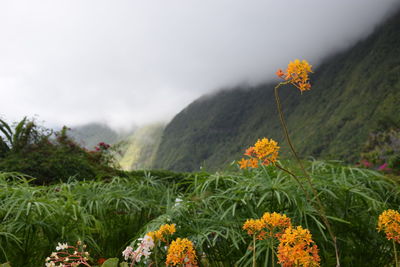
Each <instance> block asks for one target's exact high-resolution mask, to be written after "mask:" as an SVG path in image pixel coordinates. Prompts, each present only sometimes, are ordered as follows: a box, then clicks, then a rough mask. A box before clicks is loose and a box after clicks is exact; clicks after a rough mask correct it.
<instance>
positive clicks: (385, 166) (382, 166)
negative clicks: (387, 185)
mask: <svg viewBox="0 0 400 267" xmlns="http://www.w3.org/2000/svg"><path fill="white" fill-rule="evenodd" d="M378 170H379V171H389V170H390V168H388V164H387V163H386V162H385V163H383V164H382V165H381V166H379V167H378Z"/></svg>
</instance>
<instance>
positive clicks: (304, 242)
mask: <svg viewBox="0 0 400 267" xmlns="http://www.w3.org/2000/svg"><path fill="white" fill-rule="evenodd" d="M279 241H280V243H279V246H278V260H279V261H278V263H280V264H282V266H283V267H291V266H307V267H312V266H320V260H321V259H320V257H319V255H318V247H317V245H315V243H314V241H313V240H312V237H311V233H310V231H309V230H308V229H303V228H302V227H301V226H297V227H296V228H292V227H291V226H290V227H288V228H287V229H286V230H285V232H284V233H283V234H282V236H281V237H280V239H279Z"/></svg>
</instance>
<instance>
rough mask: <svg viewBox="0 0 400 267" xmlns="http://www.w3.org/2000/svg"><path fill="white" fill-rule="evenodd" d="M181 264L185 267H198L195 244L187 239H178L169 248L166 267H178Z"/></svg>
mask: <svg viewBox="0 0 400 267" xmlns="http://www.w3.org/2000/svg"><path fill="white" fill-rule="evenodd" d="M180 264H182V265H183V266H185V267H194V266H198V265H197V261H196V252H195V250H194V248H193V243H192V242H191V241H190V240H189V239H187V238H183V239H181V238H177V239H176V240H174V241H172V243H171V245H170V246H169V248H168V254H167V261H166V265H167V266H169V265H172V266H177V265H180Z"/></svg>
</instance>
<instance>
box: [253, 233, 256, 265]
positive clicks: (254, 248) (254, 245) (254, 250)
mask: <svg viewBox="0 0 400 267" xmlns="http://www.w3.org/2000/svg"><path fill="white" fill-rule="evenodd" d="M256 266H257V265H256V235H253V267H256Z"/></svg>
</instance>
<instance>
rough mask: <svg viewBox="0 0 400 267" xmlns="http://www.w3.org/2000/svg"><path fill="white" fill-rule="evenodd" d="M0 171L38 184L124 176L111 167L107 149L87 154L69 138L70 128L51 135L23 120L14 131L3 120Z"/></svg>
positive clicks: (0, 143) (1, 125)
mask: <svg viewBox="0 0 400 267" xmlns="http://www.w3.org/2000/svg"><path fill="white" fill-rule="evenodd" d="M0 130H2V133H3V135H2V136H1V135H0V148H1V150H0V159H1V160H0V170H1V171H7V172H20V173H24V174H28V175H31V176H32V177H35V178H36V180H35V183H36V184H47V183H51V182H55V181H59V180H62V181H66V180H68V179H69V178H70V177H75V178H76V179H94V178H106V177H112V176H115V175H121V174H122V172H119V171H118V170H116V169H114V168H112V166H111V163H112V160H113V158H112V157H111V156H110V155H109V153H108V151H106V150H99V151H87V150H86V149H84V148H82V147H80V146H79V145H78V144H76V143H75V142H74V141H72V140H71V139H70V138H69V137H68V136H67V130H68V129H67V128H66V127H64V128H63V129H62V130H61V131H60V132H58V133H55V135H53V134H52V131H50V130H48V129H45V128H42V127H39V126H37V125H36V123H35V122H34V121H33V120H27V119H26V118H24V119H23V120H22V121H21V122H19V123H18V124H17V125H16V126H15V127H14V130H12V128H11V127H10V126H9V125H8V124H7V123H6V122H4V121H0Z"/></svg>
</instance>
